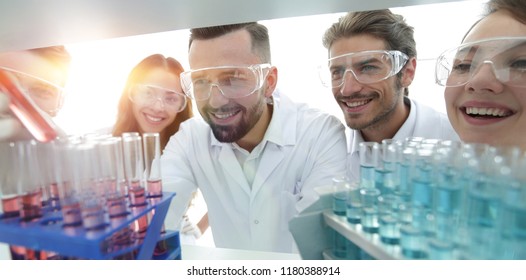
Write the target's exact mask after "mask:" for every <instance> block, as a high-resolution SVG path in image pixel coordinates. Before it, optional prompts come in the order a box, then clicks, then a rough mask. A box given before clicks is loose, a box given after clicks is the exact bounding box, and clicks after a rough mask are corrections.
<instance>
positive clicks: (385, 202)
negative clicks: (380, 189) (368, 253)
mask: <svg viewBox="0 0 526 280" xmlns="http://www.w3.org/2000/svg"><path fill="white" fill-rule="evenodd" d="M400 203H401V201H400V199H399V197H397V196H396V195H394V194H382V195H380V196H379V197H378V223H379V230H378V231H379V232H378V233H379V235H380V240H381V241H382V242H383V243H385V244H390V245H394V244H398V243H399V242H400V222H399V220H398V212H397V211H398V206H399V204H400Z"/></svg>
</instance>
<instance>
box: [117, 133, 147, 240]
mask: <svg viewBox="0 0 526 280" xmlns="http://www.w3.org/2000/svg"><path fill="white" fill-rule="evenodd" d="M122 145H123V157H124V174H125V177H126V182H127V186H128V199H129V203H130V210H131V212H132V214H134V215H138V214H140V213H141V212H142V211H144V209H145V208H146V193H145V189H144V186H143V172H144V163H143V151H142V140H141V136H138V135H134V134H131V135H123V137H122ZM133 225H134V232H135V236H136V239H138V240H139V241H141V240H142V239H144V237H145V236H146V230H147V229H148V216H147V215H142V216H140V217H139V218H138V219H137V220H135V221H134V223H133Z"/></svg>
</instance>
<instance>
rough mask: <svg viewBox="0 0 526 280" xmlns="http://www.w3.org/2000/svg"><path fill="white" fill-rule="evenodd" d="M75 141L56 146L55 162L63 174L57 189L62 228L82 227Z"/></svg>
mask: <svg viewBox="0 0 526 280" xmlns="http://www.w3.org/2000/svg"><path fill="white" fill-rule="evenodd" d="M77 144H78V142H76V141H71V142H69V141H68V142H67V143H63V145H56V146H55V150H56V153H57V162H58V163H59V164H60V167H61V169H62V171H63V172H62V174H63V182H64V183H63V185H62V187H61V188H59V196H60V207H61V210H62V222H63V224H64V227H66V228H68V227H77V226H81V225H82V216H81V213H80V199H81V198H80V194H81V184H78V183H76V180H78V179H76V178H78V176H79V175H78V172H79V171H78V169H77V168H76V165H75V164H76V158H75V146H76V145H77Z"/></svg>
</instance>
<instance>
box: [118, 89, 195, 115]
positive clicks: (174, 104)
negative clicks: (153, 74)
mask: <svg viewBox="0 0 526 280" xmlns="http://www.w3.org/2000/svg"><path fill="white" fill-rule="evenodd" d="M128 97H129V98H130V100H131V101H132V102H133V103H135V104H138V105H146V106H149V105H152V104H155V102H156V101H160V102H161V104H163V106H165V107H166V108H168V109H170V110H172V111H175V112H181V111H182V110H184V108H185V107H186V95H185V94H184V93H180V92H176V91H173V90H170V89H166V88H162V87H158V86H154V85H143V84H137V85H134V86H133V87H132V88H131V90H130V91H129V95H128Z"/></svg>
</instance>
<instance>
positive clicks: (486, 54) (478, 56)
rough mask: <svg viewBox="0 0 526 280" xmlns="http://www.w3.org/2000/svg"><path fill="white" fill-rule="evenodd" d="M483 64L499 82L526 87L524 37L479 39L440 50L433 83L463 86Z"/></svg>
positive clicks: (525, 46) (525, 41) (525, 42)
mask: <svg viewBox="0 0 526 280" xmlns="http://www.w3.org/2000/svg"><path fill="white" fill-rule="evenodd" d="M486 64H487V65H488V66H490V67H491V70H492V71H493V74H494V75H495V77H496V78H497V80H499V81H500V82H501V83H503V84H506V85H509V86H517V87H526V37H498V38H492V39H486V40H480V41H476V42H470V43H465V44H462V45H460V46H458V47H456V48H453V49H450V50H447V51H445V52H443V53H442V54H441V55H440V56H439V57H438V59H437V61H436V65H435V79H436V83H437V84H439V85H441V86H445V87H459V86H463V85H465V84H467V83H468V82H469V81H470V80H471V79H472V78H473V76H474V75H475V74H477V73H478V72H479V71H480V69H481V68H482V66H484V65H486Z"/></svg>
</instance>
